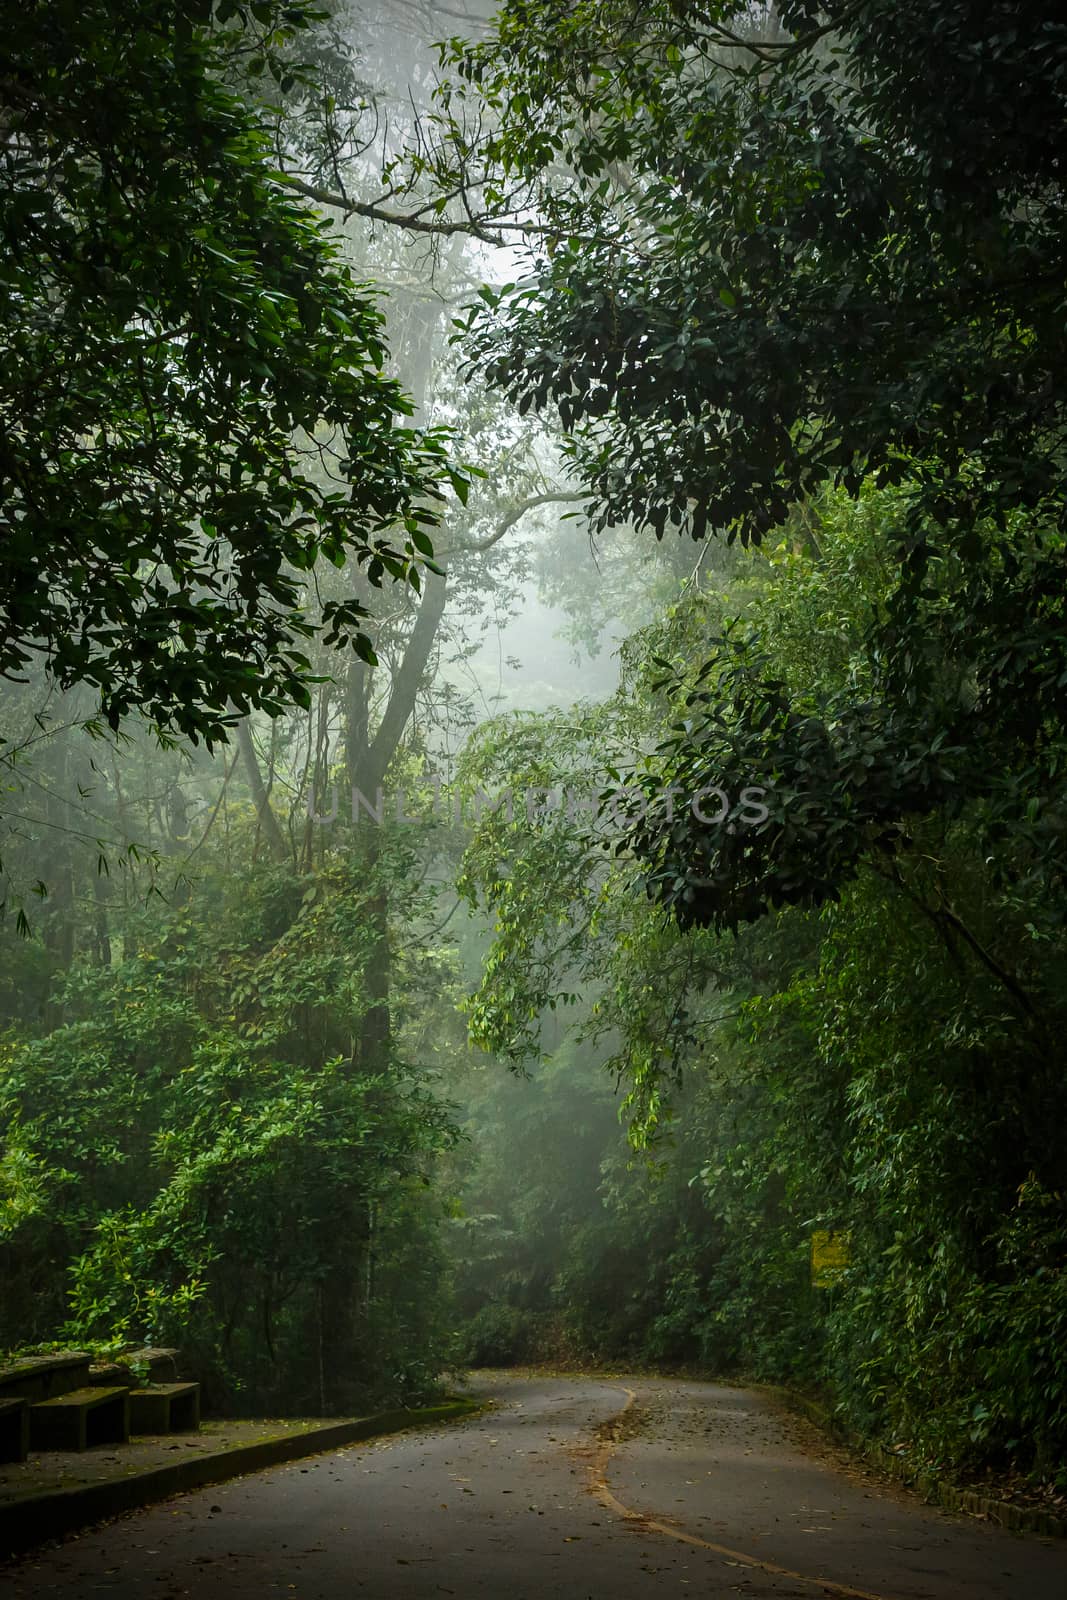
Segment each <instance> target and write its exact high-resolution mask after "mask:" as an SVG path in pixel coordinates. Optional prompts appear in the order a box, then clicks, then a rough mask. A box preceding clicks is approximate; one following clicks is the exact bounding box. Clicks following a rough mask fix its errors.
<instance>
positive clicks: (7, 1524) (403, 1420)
mask: <svg viewBox="0 0 1067 1600" xmlns="http://www.w3.org/2000/svg"><path fill="white" fill-rule="evenodd" d="M484 1409H485V1407H484V1405H483V1403H482V1402H481V1401H477V1400H448V1401H445V1402H443V1403H442V1404H440V1405H436V1406H421V1407H419V1408H417V1409H415V1410H411V1411H408V1410H398V1411H379V1412H376V1413H375V1414H374V1415H373V1416H370V1417H353V1418H350V1419H349V1420H347V1421H345V1422H333V1423H328V1424H326V1425H325V1426H324V1427H321V1428H309V1429H308V1430H307V1432H306V1433H297V1434H285V1435H282V1436H280V1437H279V1438H276V1439H259V1440H256V1442H255V1443H254V1444H244V1445H234V1446H233V1447H232V1448H231V1449H229V1450H220V1451H219V1452H218V1453H217V1454H216V1455H203V1456H196V1457H193V1458H191V1459H189V1460H185V1461H176V1462H173V1463H171V1464H169V1465H167V1466H164V1467H151V1468H149V1469H148V1470H147V1471H145V1472H140V1473H136V1474H134V1475H133V1476H131V1477H124V1478H115V1479H112V1480H111V1481H109V1482H106V1483H90V1484H81V1485H79V1486H78V1487H77V1488H74V1489H51V1490H48V1491H46V1492H45V1493H43V1494H38V1495H26V1496H25V1497H24V1498H22V1499H19V1500H15V1501H12V1502H10V1503H9V1504H8V1505H4V1506H0V1556H4V1557H6V1556H7V1555H9V1554H10V1555H16V1554H18V1553H19V1552H20V1551H24V1550H28V1549H31V1548H32V1547H33V1546H34V1545H39V1544H44V1543H46V1542H47V1541H48V1540H50V1539H55V1538H58V1537H60V1536H61V1535H62V1534H66V1533H72V1532H73V1531H74V1530H75V1529H76V1528H84V1527H87V1526H88V1525H89V1524H91V1523H94V1522H106V1521H108V1520H110V1519H111V1518H112V1517H117V1516H119V1515H121V1513H122V1512H124V1511H136V1510H137V1509H138V1508H139V1507H140V1506H146V1505H151V1504H152V1502H153V1501H156V1500H168V1499H169V1498H170V1497H171V1495H174V1494H182V1493H184V1492H186V1491H187V1490H190V1489H201V1488H204V1487H205V1486H206V1485H207V1484H210V1483H222V1482H224V1481H225V1480H226V1479H227V1478H238V1477H241V1476H242V1475H243V1474H244V1473H246V1472H259V1471H261V1470H262V1469H263V1468H264V1467H273V1466H278V1465H280V1464H281V1463H283V1462H286V1461H297V1460H300V1459H301V1458H302V1457H303V1456H313V1455H318V1454H319V1453H320V1452H321V1451H324V1450H338V1449H341V1448H343V1447H344V1446H345V1445H349V1444H356V1443H358V1442H359V1440H361V1439H373V1438H376V1437H378V1436H379V1435H380V1434H388V1433H400V1432H402V1431H403V1430H404V1429H406V1428H417V1427H420V1426H424V1425H426V1424H429V1423H433V1422H449V1421H452V1420H456V1419H459V1418H461V1417H468V1416H473V1415H474V1414H475V1413H476V1412H479V1411H482V1410H484Z"/></svg>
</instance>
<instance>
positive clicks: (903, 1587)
mask: <svg viewBox="0 0 1067 1600" xmlns="http://www.w3.org/2000/svg"><path fill="white" fill-rule="evenodd" d="M482 1387H483V1388H484V1389H485V1390H486V1392H488V1393H491V1394H492V1395H493V1396H494V1397H495V1398H496V1400H497V1402H498V1404H497V1407H496V1409H495V1410H494V1411H492V1412H491V1413H489V1414H487V1415H485V1416H482V1417H479V1418H476V1419H474V1420H472V1421H469V1422H466V1423H463V1424H460V1425H458V1426H455V1425H453V1426H449V1427H443V1428H435V1429H433V1430H428V1431H424V1432H418V1433H411V1434H406V1435H402V1436H398V1437H395V1438H393V1439H387V1440H380V1441H378V1442H377V1443H375V1444H371V1445H360V1446H353V1447H351V1448H349V1449H347V1450H342V1451H340V1452H336V1453H331V1454H329V1455H325V1456H319V1457H315V1458H313V1459H312V1460H310V1461H305V1462H304V1463H302V1464H301V1463H299V1462H297V1463H293V1464H291V1465H289V1466H285V1467H276V1468H274V1469H272V1470H270V1471H267V1472H261V1473H256V1474H255V1475H253V1476H250V1477H247V1478H242V1479H238V1480H236V1481H235V1482H233V1483H229V1484H225V1485H221V1486H218V1487H216V1488H213V1489H205V1490H203V1491H201V1492H198V1493H196V1494H192V1495H188V1496H185V1497H182V1498H179V1499H176V1500H173V1501H170V1502H168V1503H166V1504H164V1505H161V1506H158V1507H156V1508H154V1509H152V1510H149V1511H145V1512H141V1513H138V1514H136V1515H134V1516H131V1517H128V1518H126V1519H124V1520H122V1521H120V1522H117V1523H114V1524H112V1525H111V1526H109V1527H106V1528H101V1529H98V1530H97V1531H95V1532H93V1533H90V1534H86V1535H84V1536H83V1537H81V1538H80V1539H76V1540H70V1541H68V1542H67V1543H65V1544H63V1545H61V1546H58V1547H56V1548H54V1549H52V1550H50V1551H48V1552H46V1553H44V1554H41V1555H38V1556H36V1557H29V1558H27V1559H25V1560H23V1561H22V1562H21V1563H19V1564H18V1565H16V1566H14V1567H10V1568H7V1569H0V1600H22V1597H26V1600H30V1597H32V1600H40V1597H42V1596H45V1595H52V1594H60V1595H65V1596H70V1597H72V1600H82V1597H86V1600H88V1597H90V1596H93V1597H95V1596H98V1595H102V1596H114V1597H118V1600H178V1597H184V1596H186V1595H190V1596H194V1597H196V1600H200V1597H203V1600H222V1597H226V1600H269V1597H271V1596H273V1595H280V1596H286V1597H289V1596H296V1597H299V1600H342V1597H343V1600H358V1597H372V1596H381V1597H393V1596H396V1597H398V1600H438V1597H439V1596H442V1595H446V1596H447V1595H455V1596H458V1597H461V1600H548V1597H559V1600H663V1597H666V1596H671V1597H678V1596H682V1595H686V1594H700V1595H702V1596H706V1597H718V1596H732V1595H743V1596H747V1597H749V1600H762V1597H767V1600H771V1597H783V1596H790V1597H806V1600H810V1597H820V1596H823V1597H828V1600H863V1597H867V1600H1065V1597H1067V1545H1064V1544H1060V1543H1058V1542H1056V1541H1051V1540H1049V1541H1045V1540H1038V1539H1031V1538H1027V1539H1022V1538H1018V1537H1016V1536H1013V1535H1011V1534H1007V1533H1004V1532H1002V1531H1001V1530H1000V1529H997V1528H991V1527H987V1526H985V1525H984V1524H980V1523H977V1522H974V1521H972V1520H965V1519H961V1518H955V1517H948V1516H946V1515H944V1514H943V1513H940V1512H935V1511H933V1510H930V1509H927V1508H925V1507H923V1506H921V1505H918V1504H916V1503H915V1502H913V1501H910V1500H908V1499H906V1498H904V1497H903V1496H902V1495H900V1494H898V1493H897V1492H896V1491H890V1490H883V1489H880V1488H879V1487H878V1486H877V1485H876V1484H875V1483H874V1482H873V1480H871V1479H869V1478H868V1477H866V1476H864V1475H863V1474H862V1473H860V1472H859V1471H858V1470H851V1471H850V1470H848V1469H847V1467H846V1466H845V1465H843V1462H842V1458H840V1457H839V1456H838V1457H835V1456H834V1455H832V1454H831V1455H829V1456H828V1455H827V1453H826V1452H825V1451H824V1450H821V1449H818V1448H816V1449H815V1450H814V1451H812V1450H809V1449H807V1448H805V1447H804V1439H803V1436H802V1435H798V1434H797V1432H796V1429H795V1428H794V1426H793V1425H792V1424H791V1423H789V1422H783V1421H782V1420H781V1419H780V1418H779V1417H778V1416H777V1414H776V1413H775V1412H774V1411H773V1410H772V1409H770V1408H769V1407H768V1406H767V1404H766V1403H765V1402H764V1401H762V1400H761V1399H760V1398H759V1397H758V1396H756V1395H754V1394H752V1393H750V1392H748V1391H745V1390H741V1389H732V1388H724V1387H720V1386H717V1385H712V1384H701V1383H681V1382H677V1383H676V1382H670V1381H656V1382H650V1381H647V1380H645V1379H636V1378H635V1379H633V1380H631V1381H628V1382H627V1381H614V1380H612V1381H609V1380H606V1379H603V1380H601V1379H591V1378H590V1379H586V1378H577V1379H566V1378H551V1379H550V1378H522V1377H515V1376H509V1375H496V1374H494V1375H491V1377H490V1378H488V1379H486V1380H485V1381H484V1382H483V1384H482Z"/></svg>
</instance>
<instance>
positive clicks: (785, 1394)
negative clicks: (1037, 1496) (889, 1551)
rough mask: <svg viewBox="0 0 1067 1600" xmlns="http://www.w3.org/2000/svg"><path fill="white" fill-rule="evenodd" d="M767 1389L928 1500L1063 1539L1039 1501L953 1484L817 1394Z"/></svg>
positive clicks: (1059, 1525) (1066, 1526)
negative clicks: (1021, 1502)
mask: <svg viewBox="0 0 1067 1600" xmlns="http://www.w3.org/2000/svg"><path fill="white" fill-rule="evenodd" d="M765 1392H766V1393H768V1394H772V1395H776V1396H777V1397H778V1398H779V1399H780V1400H781V1401H782V1402H783V1404H785V1405H787V1406H789V1407H790V1408H791V1409H792V1410H794V1411H799V1412H801V1413H802V1415H803V1416H805V1417H807V1418H808V1420H809V1421H810V1422H814V1424H815V1426H816V1427H817V1428H821V1429H822V1430H823V1432H824V1433H829V1434H831V1435H832V1436H833V1437H834V1438H835V1439H837V1440H839V1441H840V1442H841V1443H842V1444H845V1445H847V1446H848V1447H849V1449H850V1450H855V1451H856V1452H857V1454H859V1455H862V1456H864V1457H866V1459H867V1460H868V1461H870V1462H871V1463H872V1464H873V1465H874V1466H876V1467H877V1468H878V1469H879V1471H881V1472H887V1473H888V1474H889V1475H890V1477H893V1478H897V1479H899V1481H900V1482H901V1483H904V1484H906V1485H907V1487H908V1488H909V1489H914V1490H915V1492H916V1494H920V1495H921V1496H922V1498H923V1499H924V1500H925V1501H926V1502H927V1503H928V1504H930V1505H936V1506H940V1507H941V1509H942V1510H943V1511H961V1512H965V1513H966V1514H967V1515H968V1516H972V1517H985V1518H986V1519H987V1520H988V1521H989V1522H995V1523H997V1524H998V1525H999V1526H1000V1527H1002V1528H1009V1529H1010V1530H1011V1531H1012V1532H1013V1533H1035V1534H1038V1535H1040V1536H1042V1537H1044V1538H1046V1539H1067V1521H1064V1519H1063V1518H1062V1517H1057V1516H1054V1515H1053V1514H1052V1512H1051V1511H1044V1510H1042V1509H1041V1507H1040V1506H1016V1505H1013V1504H1012V1503H1011V1501H1010V1500H995V1499H994V1498H993V1496H992V1495H985V1494H979V1493H978V1491H977V1490H975V1489H960V1488H957V1486H956V1485H955V1484H954V1483H948V1482H946V1480H945V1479H944V1478H939V1477H937V1475H936V1474H935V1473H932V1472H927V1471H924V1469H923V1468H922V1467H915V1466H912V1465H911V1464H910V1463H909V1462H907V1461H905V1460H903V1459H902V1458H901V1457H900V1456H898V1455H894V1453H893V1451H892V1450H887V1449H885V1447H884V1446H883V1445H880V1444H876V1443H875V1442H874V1441H873V1440H871V1439H865V1438H864V1437H863V1436H862V1434H858V1433H853V1432H852V1430H851V1429H850V1428H847V1427H846V1426H845V1424H844V1423H843V1422H842V1421H841V1420H840V1419H839V1418H838V1417H835V1416H834V1414H833V1412H831V1411H828V1410H827V1408H826V1407H825V1406H823V1405H820V1404H819V1402H818V1401H817V1400H812V1399H811V1397H810V1395H806V1394H800V1393H798V1392H797V1390H795V1389H779V1388H774V1387H771V1386H767V1387H766V1389H765Z"/></svg>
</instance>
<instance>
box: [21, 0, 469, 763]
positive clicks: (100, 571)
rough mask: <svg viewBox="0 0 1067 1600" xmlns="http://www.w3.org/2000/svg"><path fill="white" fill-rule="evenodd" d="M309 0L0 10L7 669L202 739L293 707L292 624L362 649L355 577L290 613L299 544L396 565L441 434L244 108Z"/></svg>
mask: <svg viewBox="0 0 1067 1600" xmlns="http://www.w3.org/2000/svg"><path fill="white" fill-rule="evenodd" d="M321 18H322V13H321V12H320V11H318V10H316V8H315V7H313V6H312V5H309V4H307V3H303V0H299V3H296V4H290V5H284V6H283V5H280V4H275V3H273V0H271V3H257V4H254V5H251V6H233V5H220V6H218V7H214V8H213V7H211V6H210V5H208V6H205V5H203V4H201V3H185V4H179V5H177V6H175V5H171V4H166V5H164V4H155V3H149V4H140V3H136V4H133V3H130V4H118V5H112V4H107V5H103V4H92V3H89V4H85V5H81V4H79V5H74V4H59V5H56V4H40V3H37V4H32V5H21V6H7V7H5V9H4V35H5V37H4V47H5V62H4V67H3V81H2V85H0V88H2V94H3V101H4V106H5V110H4V133H3V140H4V150H5V160H4V163H3V167H2V170H0V229H2V237H3V241H4V252H3V267H2V277H0V333H2V338H3V344H4V350H5V356H4V361H3V366H2V369H0V416H2V418H3V427H4V440H5V442H4V450H3V459H2V462H0V494H2V504H3V512H2V516H3V522H2V526H0V534H2V538H3V555H2V559H0V619H2V622H0V672H3V673H4V674H5V675H7V676H9V677H10V676H12V675H14V674H17V673H19V672H20V671H23V670H24V669H26V668H27V667H28V666H29V665H30V664H31V663H32V662H33V661H35V660H36V659H38V658H42V657H43V659H44V660H45V661H46V662H47V664H48V666H49V669H50V671H51V672H52V674H53V675H54V677H55V679H56V681H57V682H58V683H59V684H61V685H63V686H69V685H71V684H74V683H87V684H91V685H92V686H93V688H94V689H95V690H97V691H98V692H99V698H100V701H101V704H102V707H103V711H104V713H105V714H106V717H107V719H108V721H110V722H111V723H112V725H115V724H117V723H118V721H119V720H120V719H121V717H122V716H123V715H124V714H125V713H126V712H128V711H130V710H132V709H138V710H140V711H141V712H143V713H145V714H147V715H149V716H151V717H154V718H156V719H157V720H158V721H159V722H160V723H162V724H164V725H168V726H170V727H171V728H173V729H175V730H177V731H178V732H180V733H182V734H185V735H187V736H189V737H191V738H194V739H196V738H205V739H207V740H209V741H210V740H212V739H216V738H217V737H218V736H219V734H220V733H221V731H222V729H223V727H224V726H226V725H227V724H228V723H232V722H233V720H234V715H235V713H236V712H246V711H248V710H249V709H250V708H252V707H258V708H261V709H263V710H266V711H269V712H277V711H279V710H280V709H281V708H282V707H283V706H284V705H285V704H287V703H289V702H292V701H294V700H295V701H297V702H298V703H303V704H306V703H307V694H308V691H307V686H306V679H307V677H308V674H309V671H310V665H309V661H308V657H307V653H306V650H307V639H308V638H309V637H310V636H311V635H312V634H313V633H314V632H316V631H317V630H321V631H324V632H325V634H326V636H327V637H328V638H330V639H331V640H333V641H335V642H337V643H344V642H345V641H347V640H348V639H350V638H351V639H354V640H355V642H356V643H357V646H358V647H359V648H360V649H362V650H363V651H364V652H365V653H369V652H370V650H371V646H370V643H369V640H368V638H367V636H366V632H365V629H364V627H363V622H364V619H365V616H366V609H365V607H364V606H363V605H361V604H360V603H359V602H358V601H357V599H356V597H355V594H354V592H349V593H348V594H344V595H336V596H333V597H331V598H330V599H328V601H327V603H326V604H325V605H324V606H323V607H322V608H321V613H320V614H319V615H318V616H313V615H312V614H311V612H310V611H309V609H308V606H307V603H306V598H305V595H304V587H303V586H304V584H305V583H306V581H307V574H308V573H309V572H310V571H311V569H312V568H313V567H314V565H315V563H316V561H317V560H318V559H319V558H320V557H323V558H325V559H326V560H327V561H329V562H332V563H333V564H334V565H336V566H343V565H344V563H345V561H346V559H347V558H348V556H349V555H350V554H352V555H354V556H355V557H356V559H357V561H358V564H359V566H360V568H361V570H362V571H363V572H364V573H365V575H366V577H367V578H368V579H369V580H370V582H371V583H372V584H373V583H377V582H380V581H381V579H382V577H383V576H385V575H387V574H388V575H389V576H390V577H394V578H400V579H410V580H411V581H412V582H415V583H417V582H418V581H419V567H418V562H419V561H420V560H421V559H423V558H424V557H425V556H426V555H427V554H428V552H429V551H430V548H431V547H430V541H429V537H428V533H427V528H428V526H431V525H432V524H433V522H434V520H435V512H434V510H433V506H434V504H435V503H436V502H439V501H440V499H441V496H442V493H443V489H442V485H443V484H444V483H446V482H447V481H448V477H449V467H448V464H447V458H446V451H445V444H444V441H443V439H442V438H441V437H440V436H439V435H437V434H435V433H433V432H418V431H416V430H414V429H412V428H410V427H408V426H405V425H404V422H403V419H404V417H405V416H406V415H407V414H409V413H410V411H411V404H410V401H409V400H408V399H407V398H406V396H405V394H404V391H403V389H402V387H401V385H400V384H399V383H397V382H396V380H395V379H394V378H392V377H389V376H387V375H386V371H385V366H386V360H387V353H386V347H385V342H384V322H383V316H382V312H381V310H380V307H379V305H378V303H377V299H376V294H375V291H374V290H373V289H371V288H368V287H366V286H361V285H360V284H359V283H358V282H357V281H356V279H355V277H354V275H353V273H352V270H351V268H350V267H349V266H348V265H347V264H346V263H345V262H344V261H343V260H342V258H341V254H340V252H339V248H338V245H337V243H336V242H335V241H334V240H333V239H332V238H331V232H330V227H329V225H328V224H327V223H326V222H325V221H324V220H322V219H320V218H317V217H315V216H314V215H312V214H311V213H310V212H309V210H308V209H307V207H306V206H305V205H304V204H303V203H302V202H300V201H298V200H296V199H295V198H294V197H292V196H291V195H290V194H288V193H287V192H286V191H285V190H284V189H283V188H282V187H280V186H279V184H278V183H277V181H276V171H277V163H276V160H275V159H274V155H273V153H272V150H271V146H270V143H269V140H268V137H267V118H266V115H265V104H263V103H261V102H264V101H269V99H270V98H271V96H273V98H274V100H278V99H279V97H282V96H283V95H284V94H285V93H286V92H289V91H292V90H293V88H294V86H295V84H296V81H297V76H298V71H299V69H298V68H297V67H295V66H294V65H293V64H292V62H293V59H294V56H295V52H294V36H298V35H299V34H300V33H301V32H302V31H306V30H308V29H310V28H311V27H312V25H313V24H314V23H315V22H316V20H319V21H321ZM295 58H296V59H298V57H295ZM264 80H265V81H266V82H267V83H269V85H270V91H271V94H270V95H266V94H265V92H264V91H262V90H261V87H260V86H261V84H262V82H263V81H264ZM257 94H258V99H257Z"/></svg>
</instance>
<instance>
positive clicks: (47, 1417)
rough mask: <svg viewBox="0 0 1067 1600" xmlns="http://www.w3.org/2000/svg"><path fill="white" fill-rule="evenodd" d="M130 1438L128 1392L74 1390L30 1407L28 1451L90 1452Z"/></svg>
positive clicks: (91, 1389)
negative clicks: (95, 1448) (96, 1446)
mask: <svg viewBox="0 0 1067 1600" xmlns="http://www.w3.org/2000/svg"><path fill="white" fill-rule="evenodd" d="M129 1437H130V1391H129V1388H128V1387H125V1388H102V1387H99V1386H96V1385H94V1386H92V1387H91V1388H88V1389H75V1390H73V1391H71V1392H70V1393H69V1394H61V1395H57V1396H56V1397H55V1399H53V1400H39V1401H38V1402H37V1403H36V1404H35V1405H31V1406H30V1448H31V1450H90V1449H92V1448H93V1447H94V1446H95V1445H100V1444H125V1443H126V1442H127V1440H128V1439H129Z"/></svg>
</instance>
